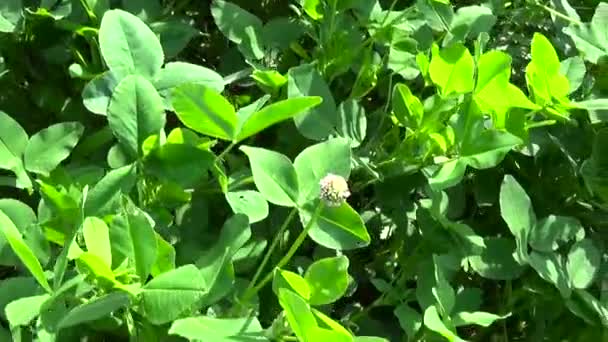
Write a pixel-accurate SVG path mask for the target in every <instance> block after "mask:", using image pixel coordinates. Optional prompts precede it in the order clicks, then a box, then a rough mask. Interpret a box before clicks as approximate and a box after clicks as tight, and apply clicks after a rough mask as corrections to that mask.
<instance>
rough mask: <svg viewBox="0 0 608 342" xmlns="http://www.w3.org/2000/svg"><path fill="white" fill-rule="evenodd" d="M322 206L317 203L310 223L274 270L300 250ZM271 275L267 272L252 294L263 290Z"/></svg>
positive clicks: (320, 203)
mask: <svg viewBox="0 0 608 342" xmlns="http://www.w3.org/2000/svg"><path fill="white" fill-rule="evenodd" d="M323 206H324V203H323V201H319V204H318V205H317V207H316V208H315V211H314V213H313V215H312V217H311V218H310V221H308V223H307V224H306V227H304V229H303V230H302V232H300V235H298V237H297V238H296V241H294V242H293V244H292V245H291V247H290V248H289V250H288V251H287V254H285V255H284V256H283V258H282V259H281V260H280V261H279V263H278V264H277V265H276V266H275V268H282V267H283V266H285V265H287V263H288V262H289V261H290V260H291V258H292V257H293V255H294V254H296V251H297V250H298V248H300V246H301V245H302V243H303V242H304V240H305V239H306V236H308V231H309V230H310V228H311V227H312V225H313V223H314V222H315V221H316V220H317V218H318V217H319V215H320V214H321V210H323ZM273 274H274V270H271V271H270V272H268V274H266V276H265V277H264V279H262V281H261V282H260V283H259V284H258V285H256V286H255V287H254V288H253V290H252V292H253V293H257V292H258V291H259V290H260V289H261V288H263V287H264V286H265V285H266V284H267V283H268V282H269V281H270V280H271V279H272V276H273Z"/></svg>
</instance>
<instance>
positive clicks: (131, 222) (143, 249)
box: [110, 205, 157, 282]
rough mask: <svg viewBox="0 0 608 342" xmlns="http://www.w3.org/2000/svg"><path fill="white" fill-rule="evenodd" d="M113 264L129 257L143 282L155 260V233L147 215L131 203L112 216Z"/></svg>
mask: <svg viewBox="0 0 608 342" xmlns="http://www.w3.org/2000/svg"><path fill="white" fill-rule="evenodd" d="M110 241H111V242H112V259H113V264H114V265H117V264H120V263H122V262H123V261H124V259H125V258H129V261H130V263H131V264H132V265H133V264H134V265H133V266H134V267H135V272H136V274H137V276H139V279H140V280H141V281H142V282H144V281H145V280H146V279H147V278H148V274H150V271H151V269H152V265H154V262H155V261H156V254H157V247H156V234H155V232H154V228H153V227H152V225H151V222H150V219H149V217H148V216H147V215H146V213H145V212H144V211H142V210H141V209H139V208H136V207H133V206H132V205H125V208H124V213H123V215H121V216H118V217H116V218H114V221H113V225H112V228H111V229H110Z"/></svg>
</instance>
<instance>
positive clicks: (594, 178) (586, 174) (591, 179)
mask: <svg viewBox="0 0 608 342" xmlns="http://www.w3.org/2000/svg"><path fill="white" fill-rule="evenodd" d="M607 143H608V129H605V128H604V129H600V130H599V131H598V132H597V135H596V136H595V139H594V141H593V147H592V150H591V156H590V157H589V159H587V160H585V161H584V162H583V163H582V165H581V174H582V175H583V179H584V180H585V184H586V185H587V188H588V189H589V190H590V192H591V193H593V194H594V195H596V196H598V197H600V198H601V199H602V200H603V201H604V202H606V201H608V182H607V178H606V174H608V155H607V154H606V153H605V152H604V146H606V144H607Z"/></svg>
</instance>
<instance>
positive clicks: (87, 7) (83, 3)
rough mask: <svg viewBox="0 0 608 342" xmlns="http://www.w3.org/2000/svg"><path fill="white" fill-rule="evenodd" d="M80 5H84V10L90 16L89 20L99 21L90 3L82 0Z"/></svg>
mask: <svg viewBox="0 0 608 342" xmlns="http://www.w3.org/2000/svg"><path fill="white" fill-rule="evenodd" d="M80 5H82V8H84V11H85V12H86V13H87V16H88V17H89V20H91V21H92V22H94V23H97V16H96V15H95V13H93V11H91V9H90V8H89V4H88V3H87V2H86V1H85V0H80Z"/></svg>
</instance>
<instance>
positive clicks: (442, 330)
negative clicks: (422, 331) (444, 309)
mask: <svg viewBox="0 0 608 342" xmlns="http://www.w3.org/2000/svg"><path fill="white" fill-rule="evenodd" d="M424 326H425V327H427V328H428V329H430V330H432V331H434V332H436V333H438V334H439V335H441V336H443V337H445V338H446V339H447V340H448V341H450V342H464V340H463V339H461V338H460V337H458V336H457V335H456V333H454V332H453V331H451V330H450V329H448V328H447V327H446V326H445V324H444V323H443V321H442V320H441V318H440V317H439V313H438V312H437V309H436V308H435V307H434V306H433V305H431V306H429V307H428V308H426V310H425V311H424Z"/></svg>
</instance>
